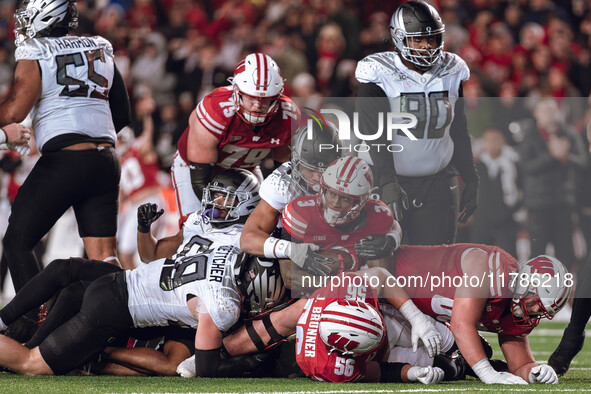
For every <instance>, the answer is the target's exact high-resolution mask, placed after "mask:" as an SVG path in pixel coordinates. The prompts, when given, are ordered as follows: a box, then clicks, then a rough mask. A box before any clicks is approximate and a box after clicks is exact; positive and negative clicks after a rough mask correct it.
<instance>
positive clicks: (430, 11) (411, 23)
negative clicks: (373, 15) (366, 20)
mask: <svg viewBox="0 0 591 394" xmlns="http://www.w3.org/2000/svg"><path fill="white" fill-rule="evenodd" d="M444 32H445V25H444V24H443V22H442V21H441V17H440V16H439V13H438V12H437V10H435V8H433V6H431V5H430V4H428V3H426V2H425V1H423V0H412V1H409V2H406V3H403V4H402V5H400V7H398V8H397V9H396V11H394V14H393V15H392V19H391V20H390V33H391V34H392V40H393V41H394V46H395V47H396V51H397V52H398V53H399V54H400V56H402V57H403V58H404V59H406V60H408V61H409V62H411V63H412V64H414V65H415V66H416V67H417V68H418V69H419V70H428V69H430V68H431V67H433V65H435V63H436V62H437V60H439V57H440V56H441V52H443V33H444ZM426 36H434V37H435V39H436V42H437V46H436V47H435V48H433V49H415V48H413V47H412V46H411V45H410V43H409V38H411V39H412V38H414V37H426Z"/></svg>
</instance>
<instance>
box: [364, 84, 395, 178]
mask: <svg viewBox="0 0 591 394" xmlns="http://www.w3.org/2000/svg"><path fill="white" fill-rule="evenodd" d="M355 107H356V108H355V109H356V111H357V112H358V113H359V131H361V132H362V133H363V134H366V135H371V134H375V133H376V132H377V130H378V126H379V124H378V122H379V117H378V114H379V113H380V112H381V113H384V114H386V113H388V112H390V102H389V100H388V97H387V96H386V92H384V90H383V89H382V88H381V87H379V86H378V85H376V84H375V83H373V82H371V83H362V84H361V87H360V88H359V93H358V94H357V100H356V103H355ZM384 128H385V126H384ZM371 143H372V144H384V145H389V144H390V141H388V136H387V133H385V132H383V133H382V135H381V136H380V138H378V139H377V140H374V141H371ZM370 156H371V160H372V161H373V174H374V177H375V179H376V182H375V185H376V186H378V187H379V188H381V187H382V186H384V185H385V184H386V183H390V182H395V181H396V170H395V168H394V156H393V155H392V152H388V150H387V149H379V150H378V149H370Z"/></svg>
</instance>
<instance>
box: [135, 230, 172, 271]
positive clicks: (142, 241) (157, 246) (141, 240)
mask: <svg viewBox="0 0 591 394" xmlns="http://www.w3.org/2000/svg"><path fill="white" fill-rule="evenodd" d="M182 234H183V232H182V230H181V231H179V232H178V233H177V234H176V235H173V236H171V237H166V238H162V239H160V240H156V238H154V236H153V235H152V234H151V233H149V232H148V233H142V232H140V231H138V232H137V247H138V253H139V255H140V260H141V261H142V262H144V263H149V262H150V261H154V260H156V259H161V258H171V257H172V255H173V254H174V253H175V252H176V250H177V248H178V247H179V246H180V244H181V243H182V241H183V235H182Z"/></svg>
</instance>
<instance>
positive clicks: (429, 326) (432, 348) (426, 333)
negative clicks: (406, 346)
mask: <svg viewBox="0 0 591 394" xmlns="http://www.w3.org/2000/svg"><path fill="white" fill-rule="evenodd" d="M400 313H402V314H403V315H404V317H406V320H408V321H409V322H410V325H411V327H412V329H411V337H410V340H411V342H412V351H413V352H416V351H417V349H418V347H419V339H420V340H421V341H422V342H423V345H424V346H425V348H426V349H427V352H428V353H429V357H435V356H436V355H438V354H439V353H440V352H441V342H442V338H441V334H440V333H439V331H437V329H436V328H435V326H434V325H433V323H431V321H430V320H429V319H428V318H427V316H426V315H425V314H424V313H423V312H421V311H420V310H419V308H417V307H416V305H415V304H414V302H412V300H408V301H406V302H405V303H404V304H403V305H402V306H401V307H400Z"/></svg>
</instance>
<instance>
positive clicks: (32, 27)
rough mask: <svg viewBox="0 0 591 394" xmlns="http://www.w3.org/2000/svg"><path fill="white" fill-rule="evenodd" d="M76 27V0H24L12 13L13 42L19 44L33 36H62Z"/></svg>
mask: <svg viewBox="0 0 591 394" xmlns="http://www.w3.org/2000/svg"><path fill="white" fill-rule="evenodd" d="M77 27H78V5H77V3H76V0H30V1H26V2H24V3H23V5H22V7H21V8H20V9H19V10H18V11H17V12H16V13H15V14H14V36H15V41H14V43H15V44H16V46H19V45H20V44H22V43H23V42H24V41H25V40H28V39H29V38H33V37H51V36H58V37H59V36H64V35H66V34H68V32H70V31H71V30H74V29H76V28H77ZM56 33H57V34H56Z"/></svg>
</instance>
